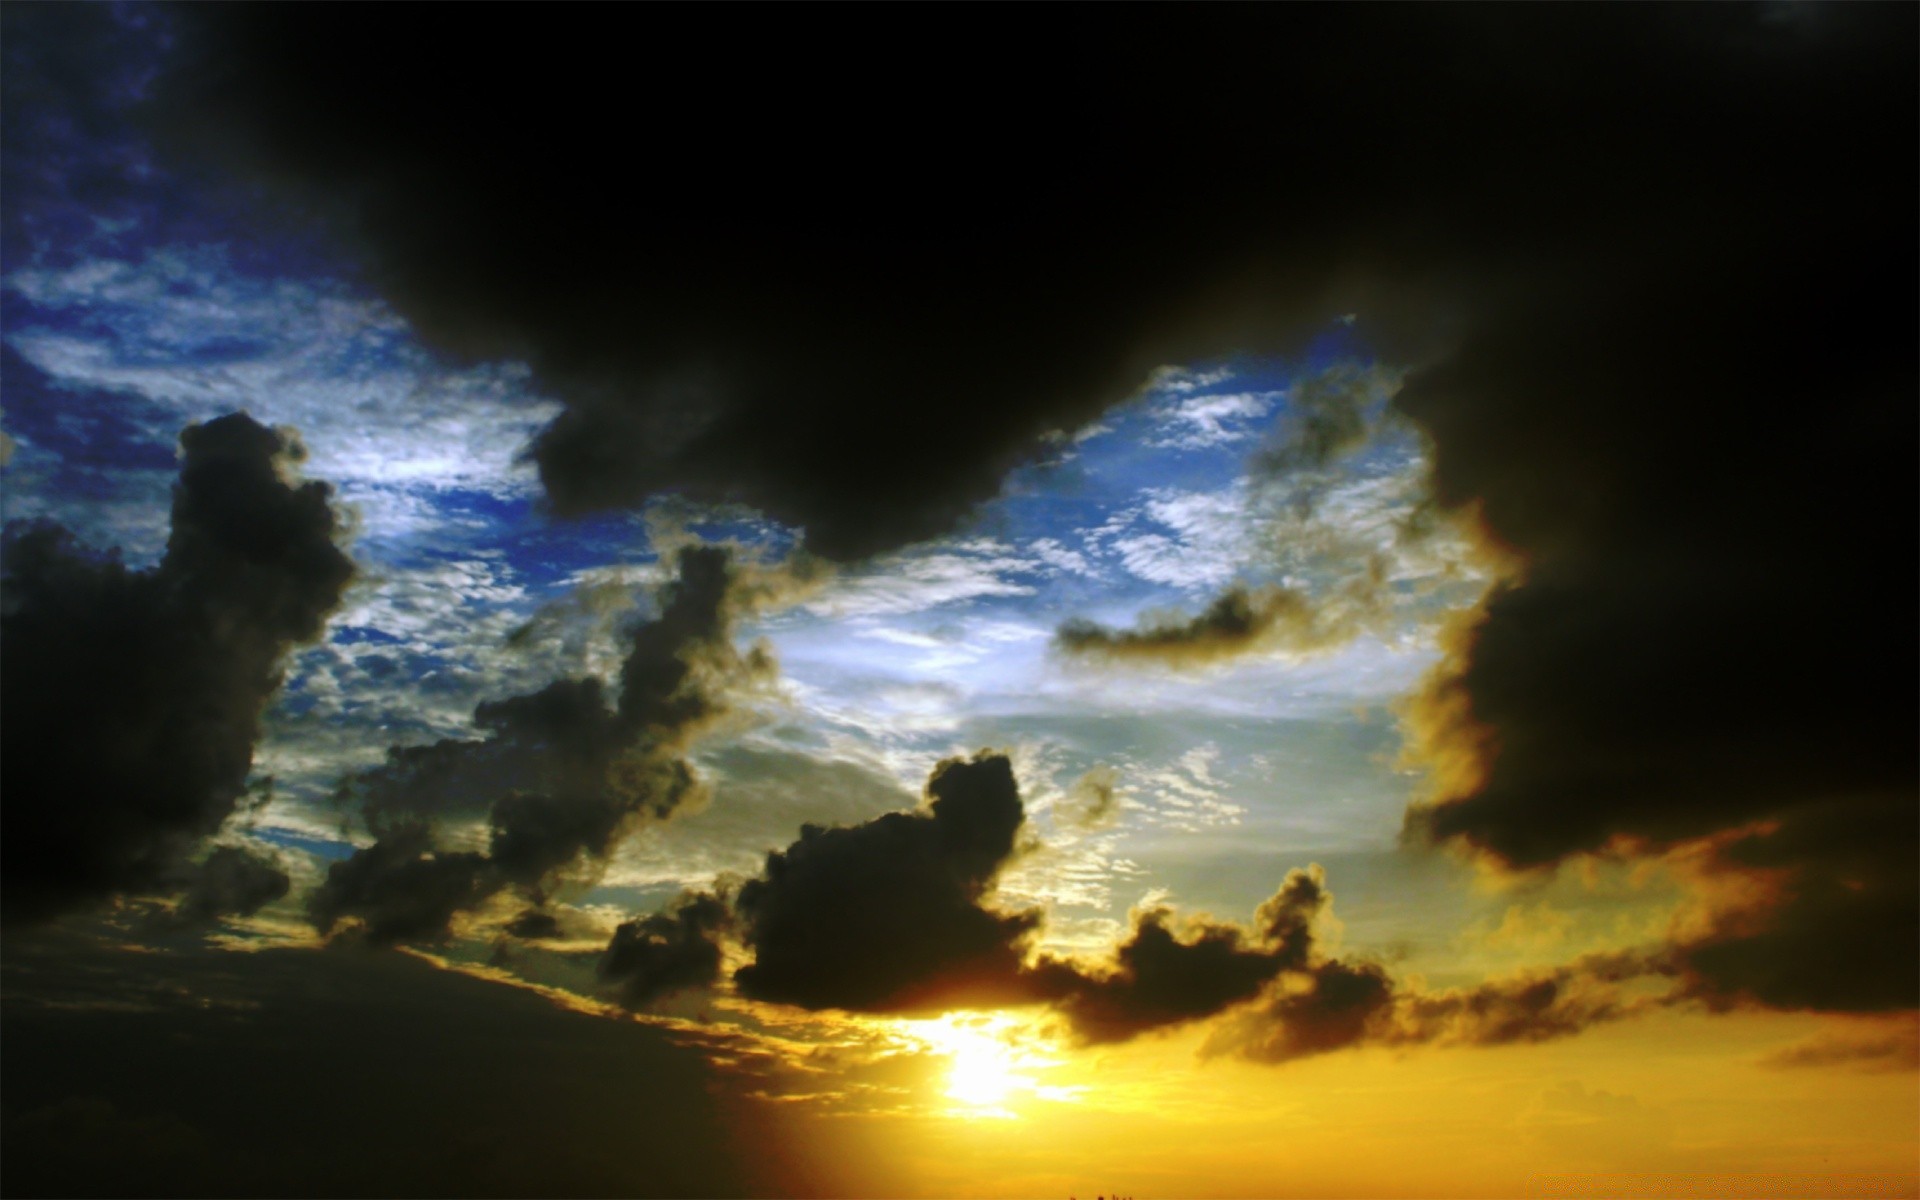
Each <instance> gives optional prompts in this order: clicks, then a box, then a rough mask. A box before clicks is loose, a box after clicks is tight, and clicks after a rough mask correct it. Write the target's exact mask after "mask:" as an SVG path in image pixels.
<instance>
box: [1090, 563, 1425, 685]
mask: <svg viewBox="0 0 1920 1200" xmlns="http://www.w3.org/2000/svg"><path fill="white" fill-rule="evenodd" d="M1385 588H1386V580H1385V578H1384V563H1383V562H1381V561H1380V560H1378V559H1375V560H1374V561H1373V562H1372V563H1371V564H1369V568H1368V570H1367V571H1366V572H1365V573H1364V574H1361V575H1358V576H1355V577H1354V578H1352V579H1349V580H1348V581H1347V582H1346V583H1344V584H1342V585H1341V586H1340V587H1339V588H1337V589H1336V590H1335V591H1334V593H1333V594H1332V595H1329V596H1318V597H1316V596H1312V595H1309V594H1308V593H1306V592H1304V591H1302V590H1300V589H1298V588H1290V587H1278V586H1267V587H1248V586H1246V585H1244V584H1235V585H1233V586H1232V587H1229V588H1227V590H1226V591H1224V592H1222V593H1220V595H1218V596H1216V597H1215V598H1214V599H1213V600H1212V601H1211V602H1210V603H1209V604H1208V605H1207V606H1206V608H1204V609H1202V610H1201V611H1200V612H1198V613H1196V614H1194V615H1193V616H1190V617H1188V616H1183V615H1181V614H1179V613H1157V614H1150V615H1149V616H1147V617H1146V618H1144V619H1143V620H1142V621H1141V622H1140V624H1139V625H1138V626H1136V627H1135V628H1133V629H1111V628H1109V627H1107V626H1105V625H1101V624H1099V623H1098V622H1096V621H1089V620H1086V619H1085V618H1082V617H1075V618H1072V619H1071V620H1068V621H1066V622H1065V623H1063V624H1062V625H1061V626H1060V628H1059V629H1058V630H1056V631H1055V633H1054V637H1053V644H1054V645H1055V646H1056V647H1057V648H1059V649H1060V650H1062V651H1064V652H1066V653H1067V654H1069V655H1072V656H1074V657H1078V658H1087V659H1095V660H1100V661H1106V662H1113V663H1127V664H1141V663H1158V664H1161V665H1164V666H1171V667H1180V668H1194V667H1204V666H1210V665H1212V664H1214V663H1219V662H1225V661H1228V660H1231V659H1235V658H1239V657H1241V656H1243V655H1247V654H1251V653H1255V652H1260V651H1265V652H1270V653H1285V654H1312V653H1315V652H1318V651H1323V650H1331V649H1334V648H1336V647H1338V646H1340V645H1343V644H1344V643H1346V642H1348V641H1351V640H1352V639H1353V638H1354V637H1355V636H1357V635H1358V634H1360V633H1361V632H1362V631H1364V630H1366V629H1368V628H1371V627H1372V626H1374V625H1375V624H1377V623H1378V622H1379V620H1380V618H1381V617H1382V616H1383V615H1384V614H1385V612H1386V611H1387V609H1388V607H1389V605H1390V604H1391V597H1390V596H1388V595H1387V594H1386V592H1385Z"/></svg>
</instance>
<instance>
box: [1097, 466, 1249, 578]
mask: <svg viewBox="0 0 1920 1200" xmlns="http://www.w3.org/2000/svg"><path fill="white" fill-rule="evenodd" d="M1144 494H1145V495H1146V497H1147V500H1146V503H1144V504H1142V505H1140V506H1138V507H1135V508H1130V509H1127V510H1125V511H1123V512H1120V513H1117V514H1115V515H1114V517H1113V518H1112V519H1110V520H1109V521H1108V522H1107V523H1106V524H1105V525H1103V526H1101V527H1100V528H1099V529H1097V530H1095V531H1093V532H1092V534H1090V535H1089V539H1088V544H1089V545H1090V546H1092V547H1096V548H1098V549H1100V550H1102V551H1105V552H1106V553H1110V554H1112V555H1114V556H1116V557H1117V558H1118V559H1119V560H1120V565H1121V566H1122V567H1124V568H1125V569H1126V571H1127V572H1128V573H1129V574H1131V575H1134V576H1135V577H1137V578H1140V579H1144V580H1147V581H1148V582H1151V583H1160V584H1166V585H1168V586H1171V587H1179V588H1189V589H1199V588H1217V587H1220V586H1222V585H1224V584H1226V583H1227V582H1229V581H1230V580H1232V579H1233V578H1234V576H1235V575H1236V574H1238V573H1239V572H1240V571H1241V570H1243V569H1244V568H1245V567H1246V566H1247V564H1248V562H1249V560H1250V559H1251V558H1252V556H1253V552H1254V548H1255V547H1254V540H1253V530H1252V527H1251V524H1250V522H1249V519H1248V513H1247V493H1246V489H1245V487H1244V486H1241V485H1235V486H1234V487H1231V488H1225V489H1222V490H1220V491H1215V492H1191V491H1182V490H1179V489H1176V488H1150V489H1147V491H1146V492H1145V493H1144Z"/></svg>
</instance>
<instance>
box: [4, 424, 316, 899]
mask: <svg viewBox="0 0 1920 1200" xmlns="http://www.w3.org/2000/svg"><path fill="white" fill-rule="evenodd" d="M180 449H181V463H180V481H179V483H178V484H177V485H176V486H175V488H174V492H173V526H172V534H171V536H170V537H169V539H168V542H167V549H166V554H165V556H164V557H163V558H162V559H161V560H160V563H159V565H158V566H156V567H154V568H153V569H151V570H145V571H133V570H128V569H127V568H126V567H125V566H124V565H123V564H122V563H121V562H120V561H119V559H118V558H117V557H116V556H115V555H112V554H108V555H99V554H94V553H91V552H89V551H87V550H86V549H84V548H82V547H81V546H79V545H77V544H76V543H75V541H74V539H73V538H72V536H71V535H70V534H68V533H67V532H66V531H65V530H64V529H62V528H60V527H59V526H57V525H53V524H50V523H44V522H42V523H35V524H26V525H13V526H9V527H8V529H7V531H6V542H5V547H4V551H5V581H4V587H5V602H4V609H3V610H0V630H4V633H3V634H0V641H3V642H4V646H5V654H6V667H5V671H4V673H0V708H3V709H4V712H5V721H4V723H3V724H0V756H3V761H4V770H5V792H6V801H5V808H4V838H3V840H0V859H3V860H4V874H0V896H4V900H5V916H6V918H7V920H8V921H9V922H10V923H15V922H20V921H36V920H40V919H44V918H47V917H51V916H54V915H57V914H59V913H62V912H66V911H69V910H73V909H77V908H81V907H85V906H87V905H90V904H96V903H98V902H100V901H102V900H104V899H106V898H108V897H110V896H113V895H116V894H120V893H125V892H130V891H166V890H177V889H180V888H185V889H186V890H187V898H186V900H185V901H184V902H183V906H182V908H181V914H182V915H183V916H186V917H199V918H211V917H213V916H217V915H219V914H222V913H229V912H237V913H247V912H252V911H254V910H255V909H258V908H259V907H260V906H261V905H262V904H264V903H266V902H268V901H269V900H272V899H275V898H277V897H278V896H280V895H284V894H285V892H286V890H287V886H288V881H287V877H286V875H285V873H284V872H282V871H281V870H280V869H279V868H278V867H277V866H276V865H274V864H272V863H271V862H269V861H267V860H266V859H265V858H263V857H261V856H259V855H257V854H254V853H252V852H249V851H246V850H242V849H239V848H235V847H225V848H221V849H217V850H215V851H214V852H213V853H212V855H211V856H210V857H209V858H207V859H206V861H205V862H204V863H203V864H201V865H200V866H198V867H192V866H189V865H188V863H189V859H190V858H191V856H192V855H193V853H194V852H195V851H196V850H197V849H198V848H199V846H200V845H201V843H202V840H203V839H204V838H206V837H207V836H208V835H210V834H213V833H214V832H216V831H217V830H218V829H219V828H220V827H221V826H222V825H223V824H224V823H225V822H226V821H227V819H228V818H229V817H230V816H232V815H233V813H234V812H235V809H236V806H237V805H238V803H239V801H240V798H241V796H242V794H243V792H244V791H245V787H246V780H247V773H248V769H249V767H250V766H251V763H252V758H253V745H254V742H255V741H256V740H257V738H258V736H259V727H260V716H261V712H262V710H263V709H264V708H265V706H266V703H267V700H268V698H269V697H270V696H271V695H272V694H273V692H274V690H275V688H277V687H278V686H279V683H280V672H281V660H282V658H283V656H284V655H285V654H286V652H287V651H288V650H289V649H290V648H292V647H293V646H295V645H297V644H299V643H302V642H307V641H311V640H313V639H314V638H316V637H318V636H319V634H320V632H321V629H322V627H323V625H324V623H325V620H326V617H327V615H328V614H329V613H330V612H331V611H332V610H333V608H334V607H335V606H336V605H337V604H338V603H339V601H340V596H341V593H342V591H343V590H344V589H345V587H346V585H347V582H348V580H349V579H350V578H352V575H353V565H352V563H351V562H350V561H349V560H348V559H347V557H346V555H345V554H344V553H342V552H341V550H340V548H339V546H338V545H337V544H336V542H335V538H336V536H337V535H338V533H339V524H338V521H337V519H336V517H335V515H334V512H333V510H332V508H331V507H330V505H329V502H328V498H329V495H330V489H329V488H328V486H327V485H326V484H324V483H319V482H307V483H300V482H296V481H292V476H291V472H292V469H293V467H294V465H295V464H297V463H298V462H299V460H300V459H301V457H302V456H303V454H304V451H303V450H302V448H301V446H300V443H299V441H298V440H297V438H295V437H294V435H293V434H292V433H290V432H288V431H279V430H272V429H268V428H266V427H265V426H262V425H260V424H258V423H256V422H255V421H254V420H253V419H252V418H250V417H247V416H245V415H242V414H235V415H233V416H227V417H221V418H220V419H218V420H215V421H209V422H207V423H205V424H202V425H190V426H188V427H187V428H186V430H185V431H183V432H182V433H181V435H180Z"/></svg>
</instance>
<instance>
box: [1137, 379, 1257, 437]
mask: <svg viewBox="0 0 1920 1200" xmlns="http://www.w3.org/2000/svg"><path fill="white" fill-rule="evenodd" d="M1281 395H1282V393H1280V392H1226V393H1219V392H1203V393H1194V394H1189V395H1182V396H1180V397H1179V398H1177V399H1175V400H1173V401H1171V402H1168V403H1164V404H1161V405H1158V406H1156V407H1155V409H1154V416H1155V417H1157V418H1158V420H1159V424H1158V425H1157V426H1156V427H1155V428H1154V431H1153V433H1152V434H1151V435H1150V436H1149V437H1148V439H1147V443H1146V444H1147V445H1149V446H1153V447H1156V448H1160V449H1172V450H1204V449H1207V448H1208V447H1211V446H1224V445H1228V444H1230V443H1233V442H1243V441H1246V440H1248V439H1249V438H1252V437H1255V436H1257V435H1258V434H1259V432H1260V429H1259V425H1260V424H1261V423H1263V422H1264V421H1265V420H1266V418H1267V416H1268V415H1269V414H1270V413H1272V412H1273V407H1274V405H1275V403H1277V402H1278V401H1279V399H1280V397H1281Z"/></svg>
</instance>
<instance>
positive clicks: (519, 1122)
mask: <svg viewBox="0 0 1920 1200" xmlns="http://www.w3.org/2000/svg"><path fill="white" fill-rule="evenodd" d="M114 940H117V939H109V940H108V941H106V942H103V941H101V940H100V939H99V938H98V937H97V936H95V935H90V934H82V933H80V932H78V931H77V930H73V929H58V928H56V929H53V930H34V931H31V933H29V934H22V935H19V936H17V937H10V938H9V944H8V946H7V956H6V960H5V975H4V980H5V990H4V996H3V998H0V1013H3V1014H4V1019H5V1022H6V1031H7V1054H6V1089H5V1094H4V1097H0V1118H3V1119H0V1130H4V1132H3V1133H0V1139H3V1141H4V1154H3V1155H0V1164H3V1165H0V1178H3V1179H4V1186H5V1190H6V1193H7V1194H8V1195H12V1196H46V1195H88V1196H396V1195H398V1196H713V1195H722V1196H736V1195H746V1194H754V1195H760V1194H772V1195H780V1194H796V1193H807V1194H824V1195H833V1194H845V1187H846V1185H845V1184H844V1183H843V1184H839V1185H838V1186H836V1185H835V1184H834V1183H833V1182H829V1179H831V1176H830V1175H826V1176H822V1177H814V1176H813V1175H812V1174H810V1172H812V1171H817V1170H819V1169H820V1168H819V1167H818V1165H816V1166H815V1167H813V1168H809V1167H808V1166H807V1165H806V1164H807V1162H808V1160H809V1159H810V1158H817V1157H819V1156H818V1155H817V1154H816V1153H815V1152H814V1151H812V1150H811V1149H810V1148H809V1147H808V1146H806V1145H805V1144H804V1143H796V1144H788V1143H786V1142H783V1140H782V1137H781V1133H780V1130H779V1129H778V1128H777V1127H776V1126H775V1125H774V1123H773V1121H772V1120H771V1118H772V1116H773V1114H771V1113H768V1112H765V1111H761V1110H760V1109H758V1108H756V1107H755V1106H754V1105H753V1104H752V1102H750V1101H747V1100H745V1099H743V1097H742V1091H743V1089H741V1088H738V1087H730V1086H728V1081H727V1080H726V1079H725V1078H722V1077H719V1076H717V1075H716V1073H715V1071H714V1070H713V1068H711V1067H710V1066H709V1064H708V1063H707V1062H706V1060H705V1058H704V1056H703V1055H702V1054H701V1053H700V1052H699V1051H698V1050H697V1049H692V1048H687V1047H683V1046H680V1045H677V1044H675V1043H674V1042H673V1041H672V1040H671V1038H670V1037H669V1036H668V1035H667V1034H666V1033H664V1032H663V1031H661V1030H658V1029H653V1028H649V1027H646V1026H643V1025H640V1024H637V1023H634V1022H631V1021H609V1020H607V1019H605V1018H603V1017H598V1016H591V1015H588V1014H585V1013H578V1012H566V1011H562V1010H560V1009H558V1008H556V1007H555V1006H554V1005H553V1004H552V1003H551V1002H550V1001H548V1000H547V999H545V998H543V997H541V996H539V995H535V994H533V993H532V992H529V991H526V990H523V989H519V988H513V987H504V986H502V985H501V984H499V983H497V982H493V981H485V980H479V979H473V978H468V977H466V976H463V975H460V974H457V973H454V972H450V971H445V970H441V969H438V968H436V967H434V966H431V965H429V964H427V963H424V962H420V961H417V960H415V959H414V958H411V957H409V956H407V955H402V954H372V953H366V952H364V951H360V950H357V949H353V948H340V947H335V948H332V949H329V950H327V951H324V952H318V953H316V952H313V951H307V950H262V951H259V952H256V953H253V954H249V955H244V956H241V955H235V954H231V953H225V952H220V951H215V950H211V949H208V948H206V947H202V946H196V945H189V944H184V943H178V942H176V943H171V944H166V945H159V946H155V947H154V948H153V949H152V952H150V953H148V954H144V955H141V956H140V966H139V969H138V970H129V968H128V964H127V961H126V959H127V957H128V956H127V955H126V954H124V952H121V951H119V950H117V949H115V948H113V946H112V944H111V942H112V941H114Z"/></svg>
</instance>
